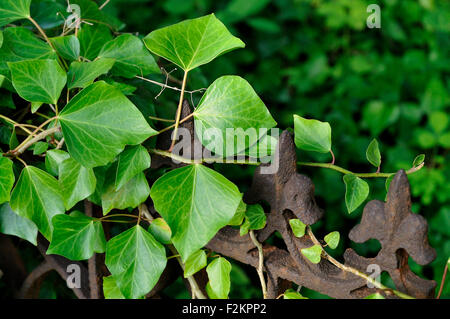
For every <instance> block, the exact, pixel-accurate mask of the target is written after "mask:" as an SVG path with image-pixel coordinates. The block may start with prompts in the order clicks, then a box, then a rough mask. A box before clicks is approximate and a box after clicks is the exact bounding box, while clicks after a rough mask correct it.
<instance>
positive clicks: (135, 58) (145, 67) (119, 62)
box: [98, 34, 161, 78]
mask: <svg viewBox="0 0 450 319" xmlns="http://www.w3.org/2000/svg"><path fill="white" fill-rule="evenodd" d="M98 57H99V58H114V59H115V60H116V63H115V64H114V66H113V69H112V72H113V74H114V75H117V76H123V77H126V78H132V77H134V76H135V75H140V76H144V75H147V74H151V73H156V74H159V73H161V71H160V69H159V67H158V65H157V64H156V62H155V59H154V58H153V56H152V55H151V54H150V52H148V50H147V49H146V48H145V46H144V43H143V42H142V40H141V39H139V38H138V37H136V36H134V35H131V34H123V35H120V36H118V37H117V38H115V39H114V40H112V41H110V42H108V43H106V44H105V45H104V46H103V48H102V50H101V51H100V54H99V56H98Z"/></svg>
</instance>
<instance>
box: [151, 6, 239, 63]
mask: <svg viewBox="0 0 450 319" xmlns="http://www.w3.org/2000/svg"><path fill="white" fill-rule="evenodd" d="M144 42H145V45H146V46H147V48H148V49H149V50H150V51H151V52H153V53H154V54H156V55H158V56H160V57H163V58H165V59H166V60H169V61H170V62H172V63H174V64H176V65H178V66H179V67H181V68H182V69H183V70H185V71H189V70H192V69H195V68H196V67H199V66H201V65H203V64H206V63H209V62H211V61H212V60H214V59H215V58H216V57H218V56H219V55H221V54H224V53H226V52H229V51H231V50H234V49H237V48H243V47H245V44H244V42H242V41H241V40H240V39H238V38H236V37H234V36H233V35H231V33H230V32H229V31H228V30H227V28H226V27H225V26H224V25H223V23H222V22H220V21H219V20H218V19H217V18H216V17H215V15H214V14H213V13H212V14H210V15H207V16H204V17H201V18H197V19H191V20H185V21H183V22H180V23H177V24H174V25H171V26H168V27H165V28H162V29H158V30H155V31H153V32H151V33H150V34H149V35H147V36H146V37H145V38H144Z"/></svg>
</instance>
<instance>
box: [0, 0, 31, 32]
mask: <svg viewBox="0 0 450 319" xmlns="http://www.w3.org/2000/svg"><path fill="white" fill-rule="evenodd" d="M30 4H31V0H0V27H2V26H4V25H7V24H8V23H11V22H14V21H16V20H20V19H26V18H28V17H29V16H30Z"/></svg>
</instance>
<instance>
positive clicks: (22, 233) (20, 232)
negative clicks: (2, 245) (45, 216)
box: [0, 203, 38, 246]
mask: <svg viewBox="0 0 450 319" xmlns="http://www.w3.org/2000/svg"><path fill="white" fill-rule="evenodd" d="M0 233H3V234H6V235H14V236H17V237H20V238H23V239H25V240H28V241H29V242H30V243H32V244H33V245H35V246H36V245H37V240H36V238H37V233H38V229H37V227H36V225H35V224H34V223H33V222H32V221H31V220H29V219H28V218H25V217H22V216H19V215H17V214H16V213H14V212H13V211H12V209H11V206H9V203H4V204H2V205H0Z"/></svg>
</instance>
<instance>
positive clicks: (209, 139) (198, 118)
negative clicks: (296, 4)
mask: <svg viewBox="0 0 450 319" xmlns="http://www.w3.org/2000/svg"><path fill="white" fill-rule="evenodd" d="M194 119H195V132H196V134H197V136H198V137H199V139H200V141H201V142H202V144H203V145H204V146H205V147H206V148H208V149H209V150H211V151H214V152H216V153H217V154H220V155H222V154H226V155H228V156H231V155H234V154H236V153H240V152H242V151H243V150H245V149H246V148H248V147H250V146H251V145H253V144H254V143H255V142H256V141H257V139H258V138H259V137H258V136H257V134H258V133H259V129H261V128H272V127H274V126H275V125H276V124H277V123H276V122H275V120H274V119H273V118H272V116H271V115H270V113H269V111H268V110H267V108H266V106H265V105H264V103H263V101H261V99H260V98H259V96H258V95H257V94H256V92H255V91H254V90H253V88H252V87H251V86H250V84H249V83H248V82H247V81H246V80H244V79H243V78H241V77H238V76H223V77H220V78H219V79H217V80H216V81H214V83H213V84H211V85H210V86H209V87H208V89H207V90H206V92H205V94H204V95H203V97H202V99H201V100H200V102H199V105H198V107H197V108H196V110H195V112H194ZM233 128H234V129H236V130H231V129H233ZM208 129H216V130H218V132H220V136H215V134H212V135H211V133H208V132H206V130H208ZM227 129H228V130H227ZM247 129H251V130H253V132H255V134H254V138H253V141H250V143H248V142H247V143H246V142H245V141H246V135H245V132H246V130H247ZM229 142H233V144H232V145H233V148H232V149H228V147H227V149H226V153H225V150H224V149H222V147H223V146H225V147H226V146H227V145H229ZM239 142H240V143H239Z"/></svg>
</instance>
